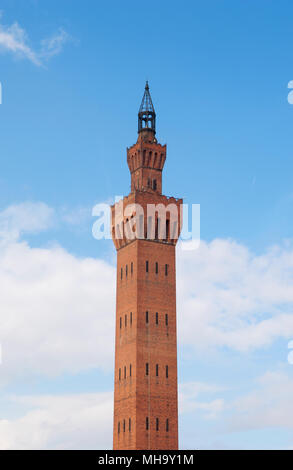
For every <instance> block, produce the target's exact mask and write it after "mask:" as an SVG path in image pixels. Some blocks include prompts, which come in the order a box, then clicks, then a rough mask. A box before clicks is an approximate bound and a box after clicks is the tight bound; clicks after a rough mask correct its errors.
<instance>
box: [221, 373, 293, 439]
mask: <svg viewBox="0 0 293 470" xmlns="http://www.w3.org/2000/svg"><path fill="white" fill-rule="evenodd" d="M292 396H293V379H292V378H291V377H289V376H288V375H287V374H286V373H285V372H282V371H276V372H271V371H269V372H267V373H265V374H264V375H263V376H261V377H260V378H258V380H257V387H256V388H255V389H254V390H253V391H251V392H249V393H248V394H247V395H244V396H242V397H239V398H237V399H236V400H235V401H234V402H233V403H232V404H231V410H232V411H233V413H232V415H231V417H230V418H229V420H228V421H227V422H228V427H229V430H230V431H243V430H244V431H247V430H251V429H265V428H290V429H293V407H292Z"/></svg>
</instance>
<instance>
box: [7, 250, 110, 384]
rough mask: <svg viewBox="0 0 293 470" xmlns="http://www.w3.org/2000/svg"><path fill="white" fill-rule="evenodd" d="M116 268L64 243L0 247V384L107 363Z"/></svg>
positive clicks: (100, 365) (108, 361)
mask: <svg viewBox="0 0 293 470" xmlns="http://www.w3.org/2000/svg"><path fill="white" fill-rule="evenodd" d="M114 291H115V269H114V267H112V266H110V265H108V264H107V263H105V262H104V261H101V260H98V259H97V260H95V259H90V258H85V259H79V258H77V257H75V256H73V255H71V254H69V253H68V252H66V251H65V250H63V249H62V248H60V247H58V246H55V247H52V248H46V249H45V248H31V247H29V246H28V245H27V244H26V243H24V242H23V243H20V242H18V243H10V244H8V245H5V246H4V247H3V249H2V250H0V324H1V328H0V342H1V343H2V360H3V363H2V366H1V376H0V382H4V383H5V382H6V381H9V380H13V379H14V378H18V379H19V378H21V377H22V376H25V375H27V376H30V375H33V374H40V375H47V376H48V375H49V376H54V375H58V374H61V373H63V372H69V373H75V372H78V371H81V370H86V369H89V368H92V367H101V368H104V367H108V368H110V367H111V366H112V363H113V343H114V315H115V296H114Z"/></svg>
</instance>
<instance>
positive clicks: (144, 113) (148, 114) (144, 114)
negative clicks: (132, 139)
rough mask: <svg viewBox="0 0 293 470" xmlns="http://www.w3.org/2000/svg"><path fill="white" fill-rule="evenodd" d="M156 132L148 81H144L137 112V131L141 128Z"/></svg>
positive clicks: (141, 129)
mask: <svg viewBox="0 0 293 470" xmlns="http://www.w3.org/2000/svg"><path fill="white" fill-rule="evenodd" d="M145 129H147V130H150V131H153V132H154V134H155V133H156V113H155V108H154V106H153V102H152V98H151V95H150V88H149V83H148V81H146V84H145V90H144V95H143V98H142V102H141V105H140V108H139V112H138V132H141V131H143V130H145Z"/></svg>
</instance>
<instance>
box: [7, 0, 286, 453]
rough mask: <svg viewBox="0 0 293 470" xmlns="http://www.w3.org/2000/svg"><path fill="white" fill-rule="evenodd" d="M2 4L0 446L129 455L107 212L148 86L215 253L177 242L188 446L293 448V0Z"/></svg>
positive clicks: (173, 176) (173, 161) (125, 181)
mask: <svg viewBox="0 0 293 470" xmlns="http://www.w3.org/2000/svg"><path fill="white" fill-rule="evenodd" d="M1 12H2V13H1V17H0V25H1V26H0V53H1V54H0V81H1V83H2V90H3V102H2V104H1V105H0V120H1V126H0V142H1V171H0V235H1V237H2V239H3V240H2V242H1V244H0V249H1V256H0V277H1V279H2V283H1V284H2V288H1V287H0V290H1V291H2V294H1V296H0V299H2V302H3V304H2V308H1V309H0V310H1V313H0V325H1V324H2V333H1V329H0V341H1V343H2V354H3V363H2V366H1V368H2V380H1V383H3V385H2V391H1V394H2V395H1V398H0V448H15V447H23V448H33V447H36V448H67V447H71V448H77V447H84V448H87V447H90V448H97V447H99V446H100V447H105V446H107V447H111V424H112V421H111V419H112V418H111V402H112V397H111V390H112V386H113V377H112V368H113V360H112V353H113V351H112V349H111V348H112V343H111V341H113V337H114V332H113V317H114V309H115V304H114V298H113V297H114V296H113V289H114V281H115V279H114V278H115V252H114V248H113V246H112V243H111V241H104V242H98V241H96V240H94V238H93V237H92V234H91V228H92V223H93V220H92V217H91V209H92V207H93V206H94V205H95V204H96V203H97V202H103V201H110V200H111V199H112V198H113V197H114V196H115V195H122V194H127V193H128V192H129V186H130V175H129V170H128V167H127V164H126V147H127V146H130V145H132V144H133V143H134V142H135V140H136V136H137V134H136V132H137V111H138V107H139V104H140V101H141V98H142V94H143V88H144V83H145V80H146V79H148V80H149V83H150V89H151V95H152V98H153V102H154V105H155V109H156V112H157V137H158V140H159V141H160V142H161V143H162V144H164V143H167V145H168V153H167V162H166V165H165V170H164V181H163V192H164V193H165V194H167V195H174V196H178V197H181V196H182V197H184V201H185V202H187V203H190V204H192V203H194V204H195V203H199V204H200V205H201V239H202V244H201V248H200V250H198V252H194V253H192V255H190V257H189V258H188V257H187V255H186V253H184V252H183V251H180V247H179V248H178V277H179V279H178V289H180V291H179V295H178V323H179V344H180V349H179V352H180V354H179V378H180V384H181V389H180V390H182V392H180V396H181V398H180V400H181V402H180V403H181V410H182V412H181V415H180V436H181V437H180V442H181V447H182V448H188V447H189V448H215V447H219V448H259V447H261V448H273V447H274V448H276V447H277V448H288V447H292V446H293V435H292V434H293V433H292V431H293V429H292V422H293V421H292V419H293V416H292V411H290V403H291V402H290V396H292V391H293V376H292V374H293V369H292V366H291V365H290V364H288V361H287V355H288V347H287V345H288V341H289V340H290V339H292V338H293V320H292V319H291V317H292V306H293V248H292V238H293V229H292V205H293V190H292V174H293V160H292V150H291V135H292V127H291V126H292V122H293V107H292V105H290V104H289V103H288V100H287V96H288V92H289V91H290V90H289V89H288V83H289V81H291V80H293V57H292V48H291V36H292V21H291V18H292V13H293V7H292V3H291V2H289V1H282V2H274V1H272V0H266V1H262V0H259V1H258V2H255V1H252V0H248V1H245V2H244V1H240V0H238V1H235V0H234V1H228V0H223V1H222V2H219V1H205V2H203V1H184V2H182V4H180V5H178V2H175V1H170V0H169V1H168V2H167V1H160V2H154V1H149V2H148V3H147V4H142V3H139V2H134V1H128V0H127V1H125V2H119V1H112V2H106V3H105V2H99V1H93V0H92V1H89V0H85V1H83V2H81V1H75V2H69V1H66V0H62V1H60V0H59V1H56V0H50V1H49V0H43V1H42V2H41V1H38V0H31V1H30V0H18V1H12V0H9V1H8V0H7V1H6V0H3V1H2V2H1ZM272 247H273V248H272ZM99 282H100V283H102V286H101V287H100V288H99V289H98V288H96V287H95V286H97V285H98V283H99ZM109 299H110V300H109ZM70 301H71V303H70ZM71 309H72V310H71ZM70 311H72V314H73V318H72V319H71V318H70V315H69V312H70ZM7 318H8V319H9V320H7ZM68 322H70V328H69V331H68ZM101 322H102V323H103V328H102V330H101V327H100V325H101ZM81 332H82V333H81ZM47 333H48V334H47ZM1 338H2V340H1ZM49 338H51V339H49ZM63 339H64V341H63ZM85 345H86V346H85ZM109 345H110V346H109ZM33 351H35V354H33ZM103 351H105V352H104V354H105V359H104V360H101V358H99V359H97V356H98V355H100V356H101V355H102V354H103ZM60 356H61V357H62V358H63V359H60ZM0 377H1V370H0ZM89 394H90V395H89ZM64 397H66V404H65V405H64ZM261 397H262V398H261ZM67 407H68V408H67ZM291 408H292V407H291ZM272 410H273V411H272ZM73 411H74V412H76V411H78V413H79V414H78V413H77V414H78V416H79V423H81V424H83V426H79V425H78V422H75V421H74V419H73V420H72V422H71V425H70V426H69V429H68V428H67V427H66V425H65V424H64V423H66V419H67V417H68V414H69V413H70V414H72V412H73ZM89 413H90V414H91V416H93V419H92V421H90V422H88V420H87V416H88V414H89ZM44 414H45V416H46V419H45V420H44V422H45V423H47V427H46V424H42V423H43V421H42V422H40V423H39V421H38V419H35V418H36V417H38V416H41V415H42V416H43V415H44ZM1 416H2V420H1ZM36 423H39V424H36ZM42 426H45V428H44V429H43V428H42ZM82 427H83V428H84V429H86V431H84V432H82V431H81V430H80V428H82ZM49 428H50V429H56V430H58V432H57V434H56V435H57V437H56V435H55V437H52V436H51V435H50V433H49V431H48V429H49ZM101 428H102V429H103V433H102V434H101ZM27 429H29V432H26V431H25V430H27ZM41 431H44V432H43V433H41ZM40 435H42V436H44V435H45V436H46V437H45V438H44V437H42V438H41V437H39V436H40ZM1 442H2V444H1ZM1 446H2V447H1Z"/></svg>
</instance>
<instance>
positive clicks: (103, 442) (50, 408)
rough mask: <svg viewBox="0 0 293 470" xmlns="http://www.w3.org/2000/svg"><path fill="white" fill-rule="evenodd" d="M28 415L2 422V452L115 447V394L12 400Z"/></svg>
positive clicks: (12, 402)
mask: <svg viewBox="0 0 293 470" xmlns="http://www.w3.org/2000/svg"><path fill="white" fill-rule="evenodd" d="M9 401H10V405H12V406H13V407H16V406H17V407H18V406H21V405H22V406H24V407H26V408H27V409H26V411H25V412H24V413H23V414H22V415H21V416H20V417H17V418H14V419H0V450H15V449H21V450H28V449H33V450H38V449H57V450H60V449H66V450H67V449H68V450H70V449H105V448H111V446H112V416H113V395H112V393H88V394H77V395H56V396H53V395H51V396H50V395H49V396H46V395H45V396H22V397H16V396H15V397H10V400H9Z"/></svg>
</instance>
